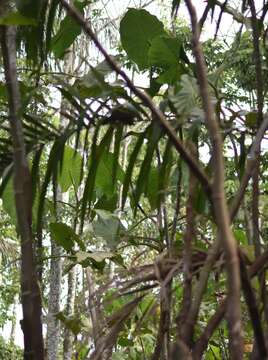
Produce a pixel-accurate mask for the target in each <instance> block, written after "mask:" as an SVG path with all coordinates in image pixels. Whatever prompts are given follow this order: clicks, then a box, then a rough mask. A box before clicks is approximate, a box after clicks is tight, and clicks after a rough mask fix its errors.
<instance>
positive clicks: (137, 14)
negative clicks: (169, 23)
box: [120, 9, 165, 69]
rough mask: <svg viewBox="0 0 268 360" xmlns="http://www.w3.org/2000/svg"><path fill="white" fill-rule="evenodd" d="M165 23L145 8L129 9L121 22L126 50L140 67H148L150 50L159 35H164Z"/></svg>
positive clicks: (121, 33) (122, 37) (121, 34)
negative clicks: (154, 39)
mask: <svg viewBox="0 0 268 360" xmlns="http://www.w3.org/2000/svg"><path fill="white" fill-rule="evenodd" d="M164 34H165V31H164V25H163V23H162V22H161V21H159V20H158V19H157V17H155V16H153V15H151V14H150V13H149V12H148V11H146V10H144V9H129V10H128V11H127V13H126V14H125V16H124V17H123V19H122V20H121V23H120V36H121V42H122V46H123V48H124V50H125V51H126V52H127V54H128V56H129V58H130V59H131V60H133V61H134V62H136V64H137V65H138V66H139V68H140V69H144V68H146V67H148V65H149V62H148V50H149V48H150V44H151V41H152V40H153V38H154V37H155V36H157V35H164Z"/></svg>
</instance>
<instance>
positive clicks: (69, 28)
mask: <svg viewBox="0 0 268 360" xmlns="http://www.w3.org/2000/svg"><path fill="white" fill-rule="evenodd" d="M75 6H76V8H78V10H79V11H83V7H84V6H85V4H84V3H80V2H78V1H76V2H75ZM80 33H81V27H80V25H78V24H77V22H76V21H75V20H74V19H73V18H72V17H70V16H68V15H67V16H66V17H65V18H64V19H63V20H62V21H61V24H60V28H59V30H58V32H57V34H56V35H55V36H54V37H53V39H52V41H51V49H52V51H53V53H54V55H55V56H56V58H59V59H62V58H63V56H64V54H65V51H66V50H67V49H68V48H69V47H70V46H71V45H72V43H73V42H74V40H75V39H76V38H77V36H78V35H80Z"/></svg>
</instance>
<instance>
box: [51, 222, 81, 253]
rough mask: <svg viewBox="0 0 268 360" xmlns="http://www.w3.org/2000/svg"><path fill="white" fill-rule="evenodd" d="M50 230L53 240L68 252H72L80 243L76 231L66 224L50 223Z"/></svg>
mask: <svg viewBox="0 0 268 360" xmlns="http://www.w3.org/2000/svg"><path fill="white" fill-rule="evenodd" d="M49 230H50V233H51V236H52V238H53V240H54V241H55V242H56V243H57V244H58V245H60V246H62V247H63V248H64V250H66V251H67V252H71V251H72V249H73V247H74V245H75V242H77V243H79V242H80V239H79V237H78V235H77V234H76V233H75V232H74V230H73V229H72V228H71V227H70V226H68V225H66V224H64V223H60V222H58V223H50V225H49Z"/></svg>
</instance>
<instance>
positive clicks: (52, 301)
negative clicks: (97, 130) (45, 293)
mask: <svg viewBox="0 0 268 360" xmlns="http://www.w3.org/2000/svg"><path fill="white" fill-rule="evenodd" d="M63 71H64V72H65V73H67V74H72V73H73V51H72V49H70V51H68V53H67V54H66V55H65V58H64V66H63ZM67 107H68V104H67V103H66V101H64V99H62V100H61V109H60V112H61V114H62V113H65V112H66V110H67ZM66 126H67V122H66V119H65V118H64V117H63V116H62V115H61V116H60V127H61V128H62V129H64V128H65V127H66ZM68 198H69V196H68V193H66V194H63V193H62V192H61V190H60V188H59V187H58V188H57V201H63V200H64V201H65V202H68ZM56 211H57V217H58V210H56ZM61 254H62V251H61V247H60V246H58V245H57V244H55V243H54V242H53V241H51V262H50V292H49V304H48V317H47V355H48V360H55V359H57V356H58V355H57V354H58V348H59V341H60V323H59V320H57V318H56V317H55V314H57V313H58V312H59V311H60V295H61V278H62V261H61V257H60V256H61Z"/></svg>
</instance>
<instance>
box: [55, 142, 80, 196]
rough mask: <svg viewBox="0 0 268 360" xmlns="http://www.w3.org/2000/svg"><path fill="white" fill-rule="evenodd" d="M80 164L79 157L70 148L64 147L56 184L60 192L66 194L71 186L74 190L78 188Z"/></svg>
mask: <svg viewBox="0 0 268 360" xmlns="http://www.w3.org/2000/svg"><path fill="white" fill-rule="evenodd" d="M82 162H83V161H82V157H81V155H80V154H79V153H78V152H77V151H75V150H74V149H73V148H71V147H70V146H67V145H65V147H64V154H63V160H62V163H61V164H59V175H58V182H59V185H60V188H61V190H62V192H66V191H67V190H68V189H69V188H70V186H71V185H74V187H75V189H77V188H78V186H79V184H80V175H81V167H82Z"/></svg>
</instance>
